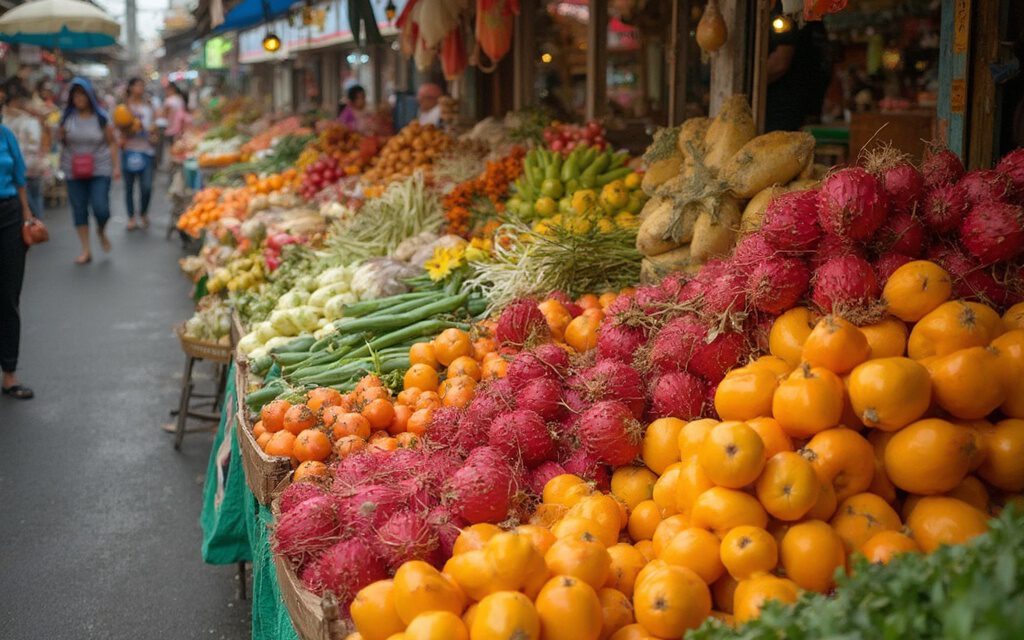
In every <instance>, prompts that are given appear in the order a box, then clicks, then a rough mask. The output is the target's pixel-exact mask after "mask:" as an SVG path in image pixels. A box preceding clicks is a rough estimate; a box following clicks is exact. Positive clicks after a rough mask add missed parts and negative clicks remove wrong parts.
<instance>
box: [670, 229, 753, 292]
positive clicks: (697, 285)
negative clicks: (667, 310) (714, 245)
mask: <svg viewBox="0 0 1024 640" xmlns="http://www.w3.org/2000/svg"><path fill="white" fill-rule="evenodd" d="M741 244H742V241H741ZM730 267H731V265H730V263H728V262H726V261H725V260H721V259H717V258H716V259H714V260H709V261H708V262H706V263H704V266H703V267H701V268H700V271H698V272H697V275H696V276H694V278H693V279H692V280H689V281H688V282H687V283H686V284H684V285H683V287H682V288H681V289H680V290H679V293H678V294H677V295H676V301H677V302H692V301H694V300H696V299H697V298H698V297H701V296H703V295H704V292H705V291H706V290H707V289H708V287H710V286H711V284H712V283H713V282H714V281H715V280H716V279H717V278H718V277H719V276H720V275H722V274H723V273H726V272H728V271H729V269H730Z"/></svg>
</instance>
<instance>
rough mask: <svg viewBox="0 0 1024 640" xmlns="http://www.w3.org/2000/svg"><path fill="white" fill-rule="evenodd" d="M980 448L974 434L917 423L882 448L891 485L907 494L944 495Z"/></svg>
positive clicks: (932, 423) (949, 425) (945, 424)
mask: <svg viewBox="0 0 1024 640" xmlns="http://www.w3.org/2000/svg"><path fill="white" fill-rule="evenodd" d="M979 447H980V442H979V438H978V434H977V433H976V432H975V431H974V430H972V429H965V428H963V427H959V426H957V425H954V424H952V423H950V422H946V421H945V420H939V419H936V418H930V419H927V420H919V421H917V422H915V423H913V424H911V425H908V426H907V427H905V428H903V429H902V430H900V431H897V432H896V433H895V434H893V436H892V438H891V439H890V440H889V442H888V444H886V446H885V469H886V472H887V474H888V476H889V479H890V480H892V483H893V484H894V485H896V486H897V487H899V488H900V489H903V490H904V491H909V492H911V493H916V494H919V495H934V494H937V493H945V492H946V491H949V490H951V489H953V487H955V486H957V485H958V484H960V482H961V481H962V480H963V479H964V476H966V475H967V473H968V472H969V471H970V468H971V463H972V460H973V457H974V456H975V455H976V454H977V451H978V449H979Z"/></svg>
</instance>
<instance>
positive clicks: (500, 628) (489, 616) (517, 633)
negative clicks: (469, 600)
mask: <svg viewBox="0 0 1024 640" xmlns="http://www.w3.org/2000/svg"><path fill="white" fill-rule="evenodd" d="M469 636H470V638H472V639H473V640H540V616H539V615H538V614H537V609H536V608H535V607H534V606H533V603H532V602H530V599H529V598H527V597H526V596H524V595H523V594H521V593H518V592H515V591H499V592H497V593H492V594H490V595H489V596H487V597H486V598H484V599H483V600H481V601H480V604H479V606H477V609H476V613H475V614H474V615H473V624H472V626H470V630H469Z"/></svg>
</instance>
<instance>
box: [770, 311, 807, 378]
mask: <svg viewBox="0 0 1024 640" xmlns="http://www.w3.org/2000/svg"><path fill="white" fill-rule="evenodd" d="M815 323H816V320H815V318H814V314H813V313H812V312H811V310H810V309H808V308H806V307H794V308H793V309H790V310H789V311H786V312H785V313H783V314H782V315H780V316H779V317H778V318H776V319H775V322H773V323H772V328H771V332H770V333H769V335H768V351H770V352H771V354H772V355H773V356H777V357H779V358H782V359H783V360H785V361H786V362H787V363H788V364H789V365H790V366H791V367H795V366H797V365H798V364H800V361H801V358H802V352H803V347H804V341H806V340H807V336H809V335H811V330H813V329H814V325H815Z"/></svg>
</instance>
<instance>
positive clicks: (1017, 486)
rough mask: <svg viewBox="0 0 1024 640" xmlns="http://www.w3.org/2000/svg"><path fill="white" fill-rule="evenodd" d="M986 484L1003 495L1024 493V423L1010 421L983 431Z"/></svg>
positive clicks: (983, 476)
mask: <svg viewBox="0 0 1024 640" xmlns="http://www.w3.org/2000/svg"><path fill="white" fill-rule="evenodd" d="M981 444H982V447H983V449H984V453H985V459H984V462H982V463H981V466H980V467H979V468H978V475H980V476H981V477H982V478H983V479H984V480H985V482H988V483H989V484H991V485H992V486H994V487H997V488H999V489H1002V490H1004V491H1012V492H1014V493H1020V492H1021V491H1024V420H1018V419H1007V420H1003V421H1001V422H998V423H996V424H995V425H994V426H993V427H991V428H987V429H983V430H982V431H981Z"/></svg>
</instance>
